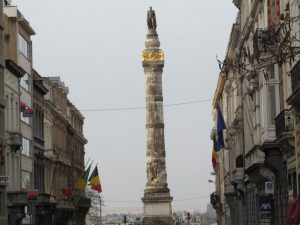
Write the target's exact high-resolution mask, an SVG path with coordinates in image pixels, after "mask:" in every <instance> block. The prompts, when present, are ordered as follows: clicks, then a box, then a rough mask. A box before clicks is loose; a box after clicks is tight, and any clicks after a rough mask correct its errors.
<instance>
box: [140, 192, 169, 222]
mask: <svg viewBox="0 0 300 225" xmlns="http://www.w3.org/2000/svg"><path fill="white" fill-rule="evenodd" d="M172 200H173V198H172V197H171V196H170V192H169V189H167V188H166V189H165V190H164V191H162V192H152V191H149V190H145V193H144V198H142V201H143V203H144V219H143V225H173V224H174V220H173V219H172V206H171V201H172Z"/></svg>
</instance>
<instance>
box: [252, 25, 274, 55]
mask: <svg viewBox="0 0 300 225" xmlns="http://www.w3.org/2000/svg"><path fill="white" fill-rule="evenodd" d="M275 44H276V34H275V30H274V29H272V28H268V29H262V28H257V29H256V31H255V33H254V36H253V49H254V54H256V55H257V54H258V55H259V54H260V53H262V52H267V50H269V49H270V48H274V47H275Z"/></svg>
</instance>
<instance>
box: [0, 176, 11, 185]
mask: <svg viewBox="0 0 300 225" xmlns="http://www.w3.org/2000/svg"><path fill="white" fill-rule="evenodd" d="M8 182H9V176H0V184H7V183H8Z"/></svg>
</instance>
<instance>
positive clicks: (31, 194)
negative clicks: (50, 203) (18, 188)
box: [27, 190, 39, 200]
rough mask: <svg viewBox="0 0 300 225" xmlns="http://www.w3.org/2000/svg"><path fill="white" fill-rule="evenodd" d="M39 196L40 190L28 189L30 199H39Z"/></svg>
mask: <svg viewBox="0 0 300 225" xmlns="http://www.w3.org/2000/svg"><path fill="white" fill-rule="evenodd" d="M38 196H39V192H38V190H29V191H27V199H28V200H37V199H38Z"/></svg>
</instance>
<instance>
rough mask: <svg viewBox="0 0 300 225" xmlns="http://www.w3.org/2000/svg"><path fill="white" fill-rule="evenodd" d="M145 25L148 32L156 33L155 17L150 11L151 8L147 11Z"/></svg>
mask: <svg viewBox="0 0 300 225" xmlns="http://www.w3.org/2000/svg"><path fill="white" fill-rule="evenodd" d="M147 25H148V30H153V31H156V27H157V25H156V16H155V11H154V10H152V7H150V10H148V14H147Z"/></svg>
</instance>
